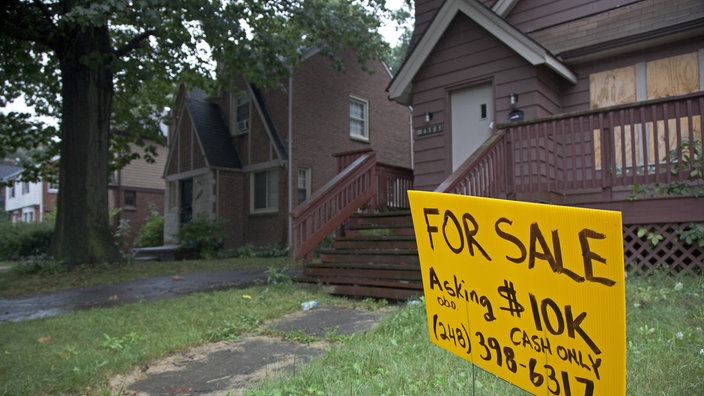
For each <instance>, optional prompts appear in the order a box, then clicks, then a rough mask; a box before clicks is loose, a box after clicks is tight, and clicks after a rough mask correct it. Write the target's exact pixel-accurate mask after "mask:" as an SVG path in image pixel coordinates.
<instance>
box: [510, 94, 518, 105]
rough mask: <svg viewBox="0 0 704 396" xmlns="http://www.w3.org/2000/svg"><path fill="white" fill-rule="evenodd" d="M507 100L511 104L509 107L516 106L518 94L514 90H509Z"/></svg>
mask: <svg viewBox="0 0 704 396" xmlns="http://www.w3.org/2000/svg"><path fill="white" fill-rule="evenodd" d="M508 102H509V103H510V104H511V107H514V106H516V104H517V103H518V94H517V93H515V92H511V93H510V94H509V95H508Z"/></svg>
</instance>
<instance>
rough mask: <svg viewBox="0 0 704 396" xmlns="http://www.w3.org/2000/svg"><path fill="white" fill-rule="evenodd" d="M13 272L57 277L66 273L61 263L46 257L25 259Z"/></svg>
mask: <svg viewBox="0 0 704 396" xmlns="http://www.w3.org/2000/svg"><path fill="white" fill-rule="evenodd" d="M12 271H14V272H15V273H18V274H22V275H55V274H60V273H62V272H65V271H66V267H65V266H63V265H62V263H61V262H60V261H56V260H54V259H53V258H51V257H49V256H45V255H39V256H30V257H23V258H22V260H20V262H19V264H17V265H16V266H14V267H13V268H12Z"/></svg>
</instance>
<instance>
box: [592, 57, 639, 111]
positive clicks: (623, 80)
mask: <svg viewBox="0 0 704 396" xmlns="http://www.w3.org/2000/svg"><path fill="white" fill-rule="evenodd" d="M589 94H590V96H591V97H590V103H591V107H592V108H593V109H597V108H601V107H608V106H614V105H619V104H625V103H632V102H635V101H636V67H635V66H634V65H632V66H626V67H621V68H618V69H613V70H606V71H603V72H599V73H594V74H591V75H590V76H589Z"/></svg>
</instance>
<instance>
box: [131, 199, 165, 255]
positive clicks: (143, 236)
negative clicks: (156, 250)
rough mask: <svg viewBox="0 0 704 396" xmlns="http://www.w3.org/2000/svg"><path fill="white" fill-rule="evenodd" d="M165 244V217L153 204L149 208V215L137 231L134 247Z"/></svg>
mask: <svg viewBox="0 0 704 396" xmlns="http://www.w3.org/2000/svg"><path fill="white" fill-rule="evenodd" d="M163 244H164V216H162V215H161V214H160V213H159V211H158V210H157V209H156V207H155V206H154V205H153V204H150V206H149V215H148V216H147V218H146V219H145V221H144V224H143V225H142V227H140V228H139V231H137V237H136V238H135V242H134V245H135V246H136V247H147V246H161V245H163Z"/></svg>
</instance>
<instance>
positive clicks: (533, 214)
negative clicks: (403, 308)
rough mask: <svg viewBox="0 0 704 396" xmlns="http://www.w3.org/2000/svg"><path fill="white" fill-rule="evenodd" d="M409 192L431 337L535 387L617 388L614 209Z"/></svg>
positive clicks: (617, 222)
mask: <svg viewBox="0 0 704 396" xmlns="http://www.w3.org/2000/svg"><path fill="white" fill-rule="evenodd" d="M408 195H409V199H410V204H411V213H412V216H413V226H414V228H415V233H416V239H417V243H418V254H419V257H420V263H421V270H422V274H423V288H424V291H425V299H426V306H427V315H428V329H429V332H430V340H431V341H432V342H433V343H435V344H437V345H438V346H440V347H441V348H444V349H447V350H449V351H450V352H453V353H455V354H456V355H459V356H461V357H463V358H464V359H466V360H468V361H470V362H472V363H473V364H476V365H477V366H479V367H481V368H483V369H485V370H487V371H489V372H491V373H493V374H495V375H498V376H500V377H501V378H503V379H505V380H507V381H509V382H511V383H513V384H515V385H517V386H519V387H521V388H523V389H525V390H527V391H528V392H531V393H534V394H540V395H549V394H551V395H592V394H595V395H601V394H610V395H615V394H625V393H626V315H625V312H626V310H625V287H624V265H623V234H622V232H623V231H622V228H621V214H620V213H619V212H611V211H600V210H592V209H581V208H574V207H562V206H553V205H541V204H532V203H525V202H517V201H504V200H497V199H488V198H478V197H469V196H462V195H453V194H441V193H431V192H421V191H409V193H408Z"/></svg>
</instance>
